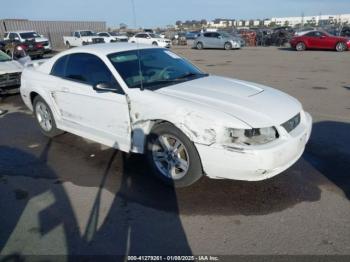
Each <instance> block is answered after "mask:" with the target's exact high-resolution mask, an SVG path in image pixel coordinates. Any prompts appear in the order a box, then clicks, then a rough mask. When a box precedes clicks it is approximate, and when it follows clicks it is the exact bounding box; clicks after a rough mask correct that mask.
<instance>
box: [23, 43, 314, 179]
mask: <svg viewBox="0 0 350 262" xmlns="http://www.w3.org/2000/svg"><path fill="white" fill-rule="evenodd" d="M137 48H142V49H146V48H156V47H151V46H142V45H140V46H136V45H130V44H118V45H115V44H102V45H94V46H85V47H81V48H76V49H71V50H67V51H65V52H62V53H61V54H59V55H57V56H55V57H54V58H51V59H50V60H48V61H47V62H46V63H44V64H42V65H41V66H39V67H37V68H36V69H35V70H33V69H25V70H24V72H23V74H22V86H21V95H22V98H23V101H24V102H25V104H26V105H27V106H28V107H29V108H30V109H31V110H33V106H32V101H31V94H32V93H33V92H35V93H37V94H39V95H40V96H41V97H42V98H43V99H44V100H45V101H46V102H47V103H48V105H49V106H50V108H51V109H52V111H53V114H54V118H55V121H56V124H57V127H58V128H60V129H62V130H65V131H68V132H71V133H74V134H77V135H80V136H82V137H85V138H88V139H91V140H93V141H96V142H99V143H102V144H105V145H107V146H112V147H115V148H118V149H120V150H122V151H125V152H135V153H141V154H142V153H145V152H144V146H145V141H146V138H147V135H148V134H149V133H150V131H151V129H152V127H153V125H155V124H156V123H157V122H158V121H167V122H170V123H172V124H173V125H175V126H176V127H177V128H179V129H180V130H181V131H182V132H183V133H184V134H185V135H187V136H188V138H189V139H190V140H191V141H192V142H193V143H194V145H195V147H196V149H197V151H198V153H199V156H200V159H201V162H202V166H203V170H204V172H205V174H206V175H207V176H209V177H211V178H220V179H222V178H226V179H237V180H247V181H258V180H263V179H267V178H270V177H272V176H275V175H277V174H279V173H281V172H282V171H284V170H285V169H287V168H289V167H290V166H291V165H292V164H294V163H295V161H297V160H298V159H299V157H300V156H301V155H302V153H303V151H304V148H305V145H306V143H307V141H308V139H309V137H310V134H311V128H312V118H311V116H310V115H309V114H308V113H306V112H305V111H304V110H303V109H302V105H301V104H300V103H299V102H298V101H297V100H296V99H294V98H293V97H290V96H289V95H287V94H284V93H282V92H280V91H278V90H275V89H273V88H270V87H267V86H263V85H259V84H254V83H250V82H245V81H241V80H235V79H229V78H224V77H219V76H208V77H204V78H200V79H196V80H192V81H188V82H184V83H180V84H176V85H172V86H168V87H163V88H160V89H158V90H157V91H150V90H147V89H145V90H143V91H142V90H140V89H136V88H132V89H131V88H128V86H127V85H126V83H125V82H124V81H123V79H122V78H121V76H120V75H119V73H118V72H117V71H116V69H115V68H114V67H113V65H112V64H111V62H110V61H109V60H108V58H107V55H108V54H111V53H116V52H123V51H128V50H136V49H137ZM77 52H87V53H90V54H93V55H96V56H98V57H99V58H100V59H101V60H102V61H104V63H105V64H106V66H107V67H108V68H109V70H110V71H111V72H112V73H113V75H114V77H115V78H116V80H117V81H118V82H119V84H120V86H121V87H122V89H123V91H124V92H125V95H120V94H115V93H96V92H95V91H94V90H93V89H92V87H91V88H86V86H82V85H81V84H78V83H76V82H75V83H73V82H71V81H68V80H65V79H59V78H57V77H54V76H51V75H50V71H51V68H52V66H53V64H54V63H55V61H56V60H57V59H58V58H60V57H61V56H63V55H66V54H70V53H77ZM104 112H108V114H105V113H104ZM112 112H116V113H115V114H113V113H112ZM297 114H300V119H301V120H300V124H299V125H298V126H297V127H296V128H295V129H294V130H292V131H291V132H289V133H288V132H287V131H286V129H285V128H284V127H283V126H282V124H283V123H285V122H286V121H288V120H290V119H291V118H293V117H294V116H296V115H297ZM265 127H274V128H275V129H276V130H277V131H278V134H279V136H278V138H276V139H275V140H274V141H272V142H269V143H266V144H263V145H241V144H240V145H237V144H235V143H233V142H231V141H229V140H230V139H229V137H228V130H229V129H230V128H235V129H248V130H250V129H252V128H265Z"/></svg>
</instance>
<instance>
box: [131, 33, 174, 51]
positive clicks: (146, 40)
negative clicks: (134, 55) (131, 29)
mask: <svg viewBox="0 0 350 262" xmlns="http://www.w3.org/2000/svg"><path fill="white" fill-rule="evenodd" d="M129 43H138V44H146V45H154V46H159V47H167V48H169V47H170V46H171V41H170V40H169V39H167V38H161V37H160V36H159V35H156V34H153V33H138V34H136V35H134V36H133V37H131V38H130V39H129Z"/></svg>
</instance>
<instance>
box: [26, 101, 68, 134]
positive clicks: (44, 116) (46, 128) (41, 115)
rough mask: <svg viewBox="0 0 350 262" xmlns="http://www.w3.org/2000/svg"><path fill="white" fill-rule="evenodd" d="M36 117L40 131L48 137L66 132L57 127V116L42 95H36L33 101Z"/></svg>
mask: <svg viewBox="0 0 350 262" xmlns="http://www.w3.org/2000/svg"><path fill="white" fill-rule="evenodd" d="M33 108H34V115H35V119H36V121H37V123H38V125H39V128H40V131H41V132H42V133H43V134H44V135H45V136H47V137H51V138H52V137H55V136H58V135H61V134H63V133H64V132H63V131H62V130H60V129H58V128H57V126H56V122H55V118H54V116H53V114H52V111H51V109H50V107H49V106H48V104H47V103H46V102H45V100H44V99H42V98H41V97H40V96H36V97H35V98H34V102H33Z"/></svg>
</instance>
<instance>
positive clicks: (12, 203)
mask: <svg viewBox="0 0 350 262" xmlns="http://www.w3.org/2000/svg"><path fill="white" fill-rule="evenodd" d="M0 126H1V128H0V188H1V189H0V209H1V212H2V214H6V215H2V216H0V253H1V254H2V257H1V259H0V261H9V260H12V259H17V260H20V259H24V258H23V255H24V254H22V253H21V250H22V248H24V250H25V251H26V252H28V251H29V252H33V254H34V253H36V252H39V253H40V251H38V250H41V252H49V251H48V250H52V249H55V248H56V246H58V247H57V248H58V249H59V250H60V251H59V252H62V250H65V252H66V253H67V254H68V255H73V256H72V257H70V258H69V260H72V261H75V259H76V257H75V255H91V256H96V255H99V256H111V257H104V258H103V260H108V259H110V260H112V261H116V259H117V260H118V259H122V260H124V258H123V257H124V256H127V255H136V254H137V255H140V254H143V255H154V254H164V255H169V254H173V255H190V254H191V253H192V252H191V249H190V247H189V244H188V242H187V238H186V234H185V232H184V229H183V227H182V224H181V221H180V218H179V211H178V207H177V197H176V193H175V190H174V188H173V187H171V186H169V187H167V189H166V197H167V203H168V205H169V207H170V208H171V210H172V212H171V213H170V214H169V215H165V216H162V215H161V214H160V215H155V214H154V211H153V210H150V209H147V208H142V207H140V206H138V205H136V204H134V203H131V202H130V201H129V200H128V199H127V198H126V197H125V195H127V194H128V192H130V191H131V192H133V191H135V189H134V187H135V184H137V183H135V182H134V180H135V179H137V177H135V176H133V169H134V166H135V165H138V163H135V162H134V161H133V160H129V158H130V157H129V156H128V155H127V154H124V153H122V152H120V151H118V150H115V149H103V150H102V149H101V145H98V144H96V143H92V142H89V141H86V140H83V139H81V138H78V137H76V136H73V135H69V134H65V135H61V136H59V137H57V138H55V139H47V138H45V137H42V135H40V132H39V128H38V127H37V126H36V124H35V122H34V119H33V118H32V117H31V116H29V115H27V114H24V113H8V114H6V115H5V116H3V117H1V118H0ZM22 126H25V128H21V127H22ZM66 143H67V144H66ZM78 152H79V155H77V153H78ZM158 186H160V185H159V184H158ZM86 189H89V190H88V192H89V193H86V192H87V191H86ZM91 194H92V196H91ZM106 196H108V197H106ZM81 198H83V199H81ZM106 198H107V200H106ZM79 199H80V200H79ZM79 201H80V202H79ZM77 202H78V203H77ZM106 202H108V205H106ZM38 207H40V208H38ZM28 213H29V214H32V215H28ZM101 214H104V215H103V216H102V215H101ZM84 221H85V223H84ZM59 229H61V230H62V231H63V239H59V238H58V236H59V234H57V232H59ZM57 230H58V231H57ZM165 233H166V236H165ZM56 237H57V238H58V239H55V238H56ZM50 238H51V239H52V238H53V239H55V241H54V243H52V242H50V241H45V239H50ZM28 240H29V241H28ZM37 249H38V250H37ZM45 250H46V251H45ZM44 254H45V253H44ZM115 255H117V256H118V257H115ZM84 259H87V257H84Z"/></svg>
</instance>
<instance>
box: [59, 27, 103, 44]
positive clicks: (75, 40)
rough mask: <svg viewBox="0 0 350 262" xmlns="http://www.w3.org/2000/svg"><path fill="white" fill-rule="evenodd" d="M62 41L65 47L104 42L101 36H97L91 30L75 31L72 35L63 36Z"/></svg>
mask: <svg viewBox="0 0 350 262" xmlns="http://www.w3.org/2000/svg"><path fill="white" fill-rule="evenodd" d="M63 41H64V44H65V45H66V47H67V48H70V47H74V46H83V45H91V44H98V43H104V42H105V40H104V38H103V37H100V36H98V35H97V34H96V33H95V32H93V31H91V30H79V31H75V32H73V33H72V36H64V37H63Z"/></svg>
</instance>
